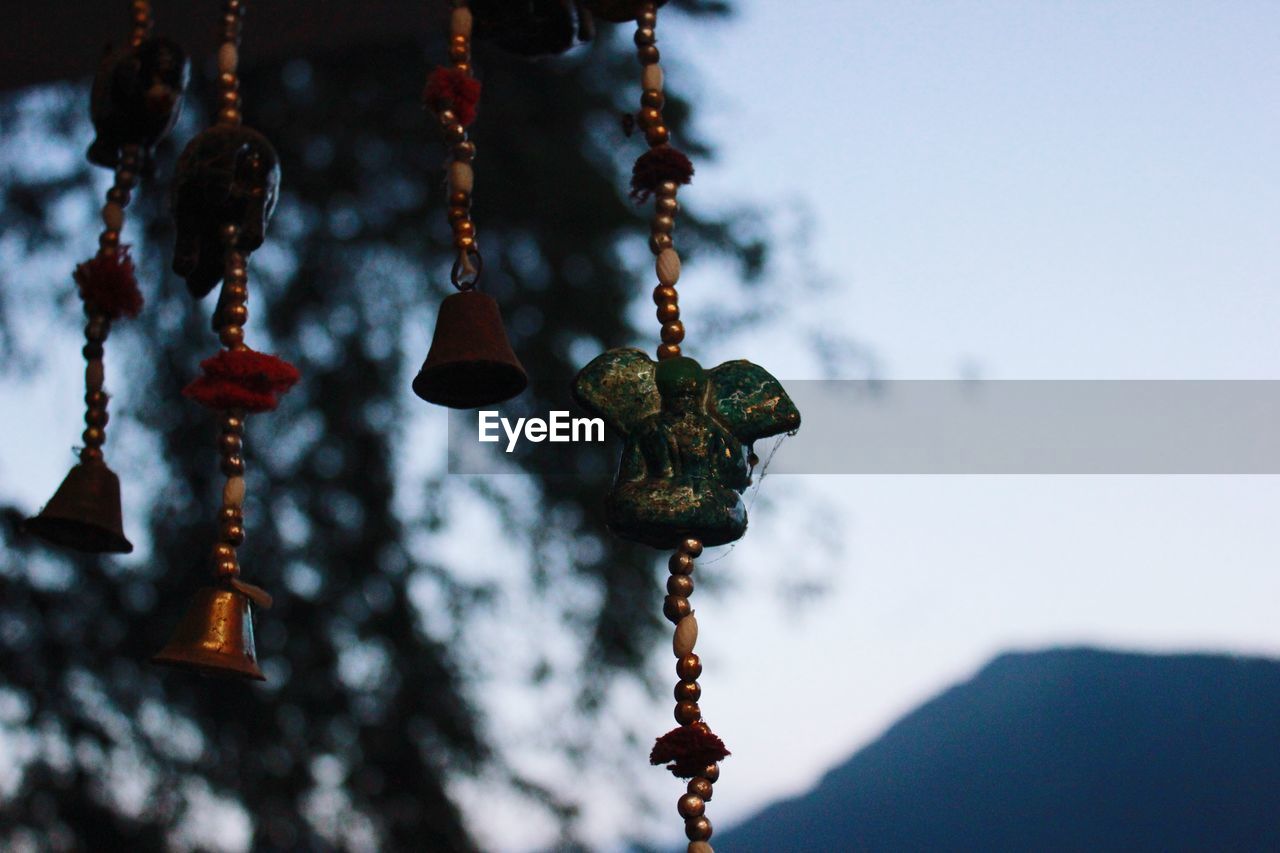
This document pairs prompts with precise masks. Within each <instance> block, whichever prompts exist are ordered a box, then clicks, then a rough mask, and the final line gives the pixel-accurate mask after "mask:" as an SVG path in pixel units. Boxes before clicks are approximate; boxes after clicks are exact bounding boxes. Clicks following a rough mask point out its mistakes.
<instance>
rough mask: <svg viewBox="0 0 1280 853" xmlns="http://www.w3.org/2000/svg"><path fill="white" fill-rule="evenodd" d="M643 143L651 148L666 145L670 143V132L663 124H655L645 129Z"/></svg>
mask: <svg viewBox="0 0 1280 853" xmlns="http://www.w3.org/2000/svg"><path fill="white" fill-rule="evenodd" d="M644 141H645V142H648V143H649V146H650V147H651V148H652V147H657V146H659V145H666V144H667V143H668V142H670V141H671V131H669V130H667V126H666V125H665V124H655V125H653V126H652V127H649V128H646V129H645V132H644Z"/></svg>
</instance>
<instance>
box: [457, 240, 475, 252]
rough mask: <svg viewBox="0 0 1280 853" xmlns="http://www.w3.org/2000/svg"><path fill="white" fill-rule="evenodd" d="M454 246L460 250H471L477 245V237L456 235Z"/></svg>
mask: <svg viewBox="0 0 1280 853" xmlns="http://www.w3.org/2000/svg"><path fill="white" fill-rule="evenodd" d="M453 247H454V248H455V249H457V250H458V251H459V252H469V251H471V250H472V249H474V248H475V247H476V238H475V237H454V238H453Z"/></svg>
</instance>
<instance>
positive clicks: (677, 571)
mask: <svg viewBox="0 0 1280 853" xmlns="http://www.w3.org/2000/svg"><path fill="white" fill-rule="evenodd" d="M667 569H668V570H669V571H670V572H671V574H673V575H687V574H691V573H692V572H693V557H690V556H689V555H688V554H686V553H684V552H683V551H677V552H676V553H674V554H672V555H671V559H669V560H667Z"/></svg>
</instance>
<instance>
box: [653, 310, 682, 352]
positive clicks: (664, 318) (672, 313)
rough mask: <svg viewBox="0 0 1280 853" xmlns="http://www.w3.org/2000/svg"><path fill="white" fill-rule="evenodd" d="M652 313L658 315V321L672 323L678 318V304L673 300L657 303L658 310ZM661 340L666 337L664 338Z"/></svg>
mask: <svg viewBox="0 0 1280 853" xmlns="http://www.w3.org/2000/svg"><path fill="white" fill-rule="evenodd" d="M654 313H656V314H657V315H658V322H660V323H674V322H675V321H676V320H679V319H680V306H679V305H678V304H676V303H675V302H668V303H666V304H664V305H659V306H658V310H657V311H656V312H654ZM663 340H666V339H665V338H664V339H663ZM677 343H678V341H677Z"/></svg>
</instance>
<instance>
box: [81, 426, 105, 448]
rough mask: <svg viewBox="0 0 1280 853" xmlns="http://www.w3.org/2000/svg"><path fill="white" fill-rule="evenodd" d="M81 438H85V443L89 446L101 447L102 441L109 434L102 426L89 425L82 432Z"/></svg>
mask: <svg viewBox="0 0 1280 853" xmlns="http://www.w3.org/2000/svg"><path fill="white" fill-rule="evenodd" d="M80 438H82V439H84V443H85V444H86V445H88V446H89V447H101V446H102V443H103V442H104V441H106V440H107V434H106V433H105V432H103V431H102V428H101V427H89V428H88V429H86V430H85V431H84V432H82V433H80Z"/></svg>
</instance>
